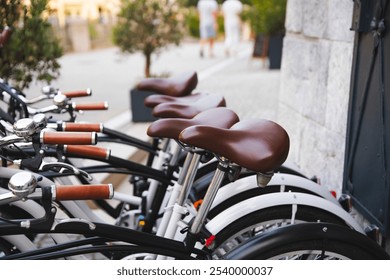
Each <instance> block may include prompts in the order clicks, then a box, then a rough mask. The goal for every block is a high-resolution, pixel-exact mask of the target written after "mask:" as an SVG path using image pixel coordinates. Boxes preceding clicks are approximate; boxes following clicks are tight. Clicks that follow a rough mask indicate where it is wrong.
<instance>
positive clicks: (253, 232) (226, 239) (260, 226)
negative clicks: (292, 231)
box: [209, 205, 346, 259]
mask: <svg viewBox="0 0 390 280" xmlns="http://www.w3.org/2000/svg"><path fill="white" fill-rule="evenodd" d="M292 219H294V221H292ZM318 221H321V222H329V223H334V224H339V225H343V226H346V224H345V222H344V221H343V220H342V219H341V218H339V217H338V216H336V215H334V214H332V213H330V212H327V211H325V210H323V209H320V208H315V207H312V206H305V205H302V206H301V205H300V206H298V207H297V209H296V213H295V215H294V218H293V213H292V206H291V205H281V206H274V207H269V208H264V209H261V210H258V211H256V212H252V213H250V214H248V215H246V216H243V217H242V218H240V219H239V220H236V221H234V222H232V223H230V224H227V225H226V226H225V227H224V228H223V229H222V230H221V231H220V232H218V233H217V234H216V235H215V239H214V242H213V244H212V247H209V249H212V250H213V253H212V255H213V258H214V259H220V258H222V257H223V255H224V254H226V253H228V252H229V251H231V250H232V249H234V248H235V247H237V246H239V245H240V244H242V243H244V242H245V241H247V240H248V239H251V238H253V237H254V236H257V235H259V234H262V233H264V232H267V231H270V230H273V229H276V228H279V227H282V226H286V225H289V224H291V223H294V224H298V223H305V222H318Z"/></svg>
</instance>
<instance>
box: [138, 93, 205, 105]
mask: <svg viewBox="0 0 390 280" xmlns="http://www.w3.org/2000/svg"><path fill="white" fill-rule="evenodd" d="M206 95H207V94H206V93H194V94H190V95H186V96H179V97H175V96H169V95H162V94H152V95H149V96H148V97H146V98H145V100H144V105H145V107H148V108H154V107H156V106H157V105H158V104H161V103H164V102H176V103H184V104H186V103H187V104H188V103H191V102H194V101H197V100H198V99H200V98H202V97H204V96H206Z"/></svg>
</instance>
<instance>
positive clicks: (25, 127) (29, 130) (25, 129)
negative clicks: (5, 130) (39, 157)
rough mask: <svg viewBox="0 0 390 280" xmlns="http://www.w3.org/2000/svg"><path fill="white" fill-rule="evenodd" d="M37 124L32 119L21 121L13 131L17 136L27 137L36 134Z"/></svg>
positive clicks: (16, 123) (15, 125) (15, 124)
mask: <svg viewBox="0 0 390 280" xmlns="http://www.w3.org/2000/svg"><path fill="white" fill-rule="evenodd" d="M35 128H36V124H35V122H34V121H33V120H32V119H27V118H26V119H20V120H18V121H17V122H15V123H14V126H13V129H14V133H15V134H16V136H19V137H27V136H31V135H33V134H34V133H35Z"/></svg>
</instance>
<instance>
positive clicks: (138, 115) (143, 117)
mask: <svg viewBox="0 0 390 280" xmlns="http://www.w3.org/2000/svg"><path fill="white" fill-rule="evenodd" d="M152 94H156V93H155V92H152V91H140V90H137V89H132V90H130V109H131V114H132V121H133V122H152V121H155V120H157V118H155V117H153V115H152V109H150V108H148V107H145V105H144V100H145V98H146V97H148V96H149V95H152Z"/></svg>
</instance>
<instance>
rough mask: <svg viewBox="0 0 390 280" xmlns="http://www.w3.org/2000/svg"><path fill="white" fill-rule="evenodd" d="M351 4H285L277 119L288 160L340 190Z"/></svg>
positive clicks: (310, 0) (333, 0) (322, 0)
mask: <svg viewBox="0 0 390 280" xmlns="http://www.w3.org/2000/svg"><path fill="white" fill-rule="evenodd" d="M352 11H353V1H351V0H288V4H287V15H286V30H287V33H286V37H285V39H284V45H283V61H282V68H281V88H280V95H279V108H278V120H279V122H280V123H281V124H282V125H283V126H284V127H285V128H286V129H287V131H288V133H289V135H290V138H291V151H290V156H289V160H290V161H291V162H294V163H296V164H297V165H298V166H299V167H300V168H301V169H302V170H303V171H304V172H305V173H306V174H308V175H310V176H312V175H316V176H318V177H319V178H320V179H321V181H322V183H323V184H325V185H327V186H329V187H330V188H332V189H337V190H339V191H340V190H341V187H342V175H343V165H344V149H345V135H346V122H347V112H348V99H349V86H350V75H351V66H352V53H353V39H354V32H352V31H350V27H351V20H352Z"/></svg>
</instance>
